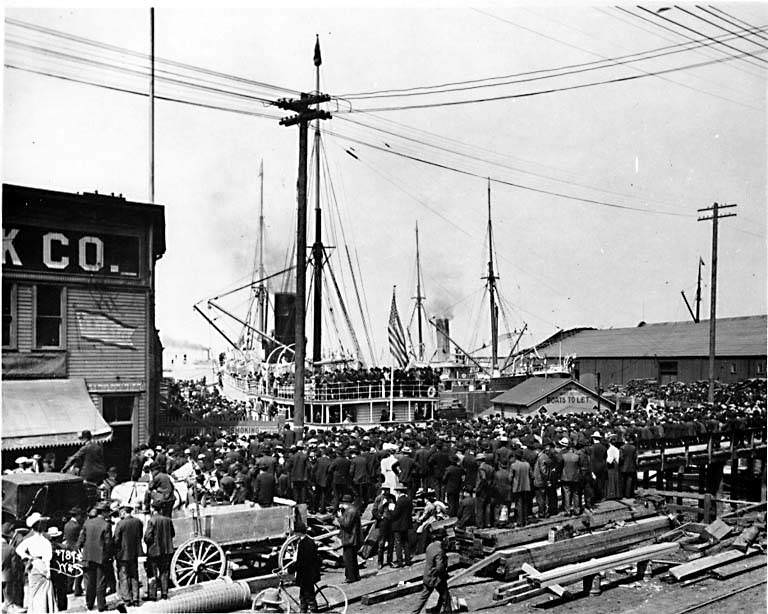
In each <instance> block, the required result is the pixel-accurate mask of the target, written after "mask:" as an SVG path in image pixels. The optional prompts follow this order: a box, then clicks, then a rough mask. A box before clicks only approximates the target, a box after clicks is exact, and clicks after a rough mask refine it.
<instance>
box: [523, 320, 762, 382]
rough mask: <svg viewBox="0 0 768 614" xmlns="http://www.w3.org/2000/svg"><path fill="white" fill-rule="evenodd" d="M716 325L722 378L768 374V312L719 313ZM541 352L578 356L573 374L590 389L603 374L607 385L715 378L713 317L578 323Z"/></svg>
mask: <svg viewBox="0 0 768 614" xmlns="http://www.w3.org/2000/svg"><path fill="white" fill-rule="evenodd" d="M715 330H716V359H715V378H716V379H717V380H718V381H721V382H725V383H732V382H738V381H742V380H745V379H749V378H765V377H766V374H765V371H766V316H765V315H757V316H744V317H736V318H718V320H717V326H716V329H715ZM529 351H530V352H532V353H533V350H532V349H531V350H529ZM536 351H537V352H538V354H539V355H540V356H542V357H546V358H549V359H550V360H552V361H553V362H556V361H557V360H558V359H559V357H561V356H562V357H573V359H574V360H573V373H572V374H573V376H574V377H575V378H576V379H577V380H579V381H580V382H581V383H582V384H584V385H586V386H588V387H590V388H597V378H598V374H599V375H600V387H601V388H604V387H606V386H610V385H611V384H626V383H627V382H628V381H630V380H636V379H652V380H656V381H658V382H660V383H668V382H674V381H681V382H694V381H699V380H705V379H708V378H709V320H702V321H701V322H699V323H694V322H662V323H658V324H645V323H641V324H640V325H639V326H635V327H632V328H609V329H602V330H598V329H591V328H577V329H572V330H568V331H561V332H559V333H557V334H555V335H553V336H552V337H550V338H549V339H547V340H546V341H544V342H543V343H541V344H540V345H538V346H537V348H536Z"/></svg>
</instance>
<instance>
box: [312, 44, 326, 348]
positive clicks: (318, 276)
mask: <svg viewBox="0 0 768 614" xmlns="http://www.w3.org/2000/svg"><path fill="white" fill-rule="evenodd" d="M314 62H315V91H316V92H317V93H318V94H319V93H320V64H322V60H321V57H320V39H319V37H317V39H316V41H315V59H314ZM317 109H318V110H319V109H320V103H319V102H318V104H317ZM324 257H325V250H324V249H323V240H322V224H321V213H320V119H317V120H315V242H314V243H313V244H312V262H313V264H314V269H313V273H314V279H313V281H312V283H313V284H314V287H315V293H314V300H313V314H312V315H313V327H312V362H313V363H318V362H320V361H321V360H322V349H323V347H322V341H323V339H322V335H323V330H322V322H323V320H322V316H323V313H322V309H323V258H324Z"/></svg>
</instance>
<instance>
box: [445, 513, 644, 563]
mask: <svg viewBox="0 0 768 614" xmlns="http://www.w3.org/2000/svg"><path fill="white" fill-rule="evenodd" d="M655 515H656V512H655V511H654V510H653V509H650V508H648V507H646V506H644V505H639V504H635V503H634V502H632V501H631V500H629V499H624V500H622V501H601V502H600V503H599V504H598V505H597V506H595V508H594V509H593V510H592V511H588V512H585V513H584V514H582V515H581V516H571V517H569V516H564V515H563V516H555V517H552V518H547V519H545V520H541V521H539V522H536V523H533V524H530V525H528V526H526V527H520V528H516V529H477V528H468V529H465V530H461V529H456V530H455V535H456V547H457V550H458V551H459V552H460V553H461V557H462V563H463V564H465V565H470V564H472V563H475V562H477V561H479V560H481V559H483V558H485V557H487V556H489V555H491V554H493V553H494V552H495V551H496V550H499V549H502V548H509V547H512V546H519V545H522V544H528V543H531V542H535V541H540V540H544V539H547V538H548V537H549V534H550V531H563V530H564V527H566V526H570V527H571V528H572V529H573V533H574V534H577V533H583V532H585V531H590V530H594V529H599V528H601V527H605V526H607V525H609V524H611V523H616V522H628V521H630V520H638V519H641V518H648V517H650V516H655Z"/></svg>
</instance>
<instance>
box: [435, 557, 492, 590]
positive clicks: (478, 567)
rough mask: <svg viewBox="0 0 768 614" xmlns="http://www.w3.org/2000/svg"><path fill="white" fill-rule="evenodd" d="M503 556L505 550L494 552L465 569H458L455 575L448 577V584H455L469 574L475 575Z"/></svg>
mask: <svg viewBox="0 0 768 614" xmlns="http://www.w3.org/2000/svg"><path fill="white" fill-rule="evenodd" d="M502 556H503V552H502V551H499V552H494V553H493V554H491V555H490V556H487V557H485V558H484V559H481V560H479V561H478V562H477V563H474V564H473V565H470V566H469V567H467V568H465V569H461V570H460V571H458V572H457V573H456V574H455V575H453V576H451V577H450V578H448V586H449V587H450V586H453V585H455V584H456V583H457V582H458V581H459V580H460V579H461V578H463V577H464V576H468V575H474V574H476V573H477V572H478V571H482V570H483V569H485V568H486V567H488V566H489V565H492V564H493V563H495V562H496V561H498V560H499V559H500V558H501V557H502Z"/></svg>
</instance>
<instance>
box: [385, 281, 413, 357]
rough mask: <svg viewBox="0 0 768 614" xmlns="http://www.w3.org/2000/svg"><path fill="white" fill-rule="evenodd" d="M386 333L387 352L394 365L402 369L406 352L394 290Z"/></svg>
mask: <svg viewBox="0 0 768 614" xmlns="http://www.w3.org/2000/svg"><path fill="white" fill-rule="evenodd" d="M387 331H388V332H389V351H390V353H391V354H392V358H393V360H394V362H395V364H396V365H397V366H398V367H400V368H401V369H403V368H405V366H406V365H407V364H408V351H407V349H406V346H405V333H404V332H403V325H402V323H401V322H400V316H399V315H398V313H397V302H396V301H395V291H394V290H392V306H391V307H390V308H389V326H387Z"/></svg>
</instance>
